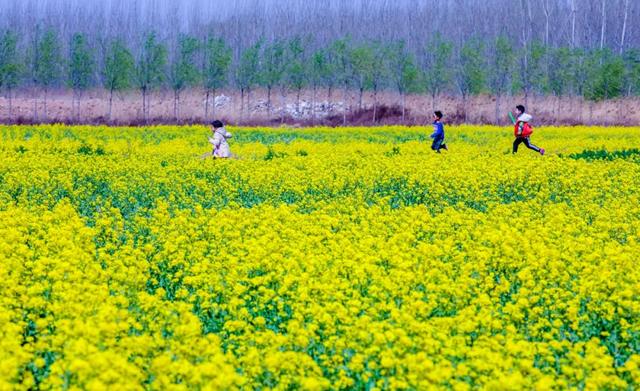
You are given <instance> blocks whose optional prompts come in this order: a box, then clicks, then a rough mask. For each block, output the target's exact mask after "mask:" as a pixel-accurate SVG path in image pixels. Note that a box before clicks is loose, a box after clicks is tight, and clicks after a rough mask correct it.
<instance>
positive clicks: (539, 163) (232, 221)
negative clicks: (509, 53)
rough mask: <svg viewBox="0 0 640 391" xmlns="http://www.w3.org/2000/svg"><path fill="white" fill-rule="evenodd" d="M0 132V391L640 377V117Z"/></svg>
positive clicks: (634, 383) (635, 381)
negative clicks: (216, 144) (602, 124)
mask: <svg viewBox="0 0 640 391" xmlns="http://www.w3.org/2000/svg"><path fill="white" fill-rule="evenodd" d="M230 130H231V131H232V133H234V138H233V139H232V140H231V149H232V151H233V152H234V153H235V154H236V155H238V159H228V160H213V159H208V160H202V159H200V156H201V155H202V154H203V153H205V152H207V148H208V144H207V140H206V136H207V134H208V132H209V131H208V129H206V128H204V127H150V128H109V127H82V126H78V127H67V126H62V125H52V126H37V127H31V126H15V127H11V126H3V127H1V128H0V138H1V141H2V142H1V143H0V149H1V151H0V152H1V153H2V159H0V260H1V261H0V280H1V281H2V284H0V389H2V390H4V389H24V390H26V389H73V390H78V389H113V390H129V389H131V390H141V389H149V390H165V389H168V390H172V389H176V390H177V389H200V390H227V389H256V388H263V389H264V388H274V389H281V390H289V389H304V390H324V389H360V390H373V389H409V390H423V389H454V390H467V389H477V388H486V389H496V390H507V389H513V390H522V389H536V390H547V389H549V390H551V389H567V388H572V389H585V390H595V389H603V388H606V389H635V388H638V387H640V268H639V267H638V259H637V258H638V256H639V255H640V191H639V190H640V151H639V150H638V149H634V147H636V148H637V147H638V146H639V145H640V128H606V129H603V128H588V127H573V128H543V129H537V130H536V133H535V134H534V137H533V139H534V140H533V141H534V142H536V143H537V144H538V143H539V144H540V145H542V146H544V147H545V148H546V150H547V154H546V155H545V156H540V155H539V154H536V153H533V152H532V151H529V150H526V149H524V148H521V151H520V152H519V153H518V154H517V155H512V154H511V153H510V149H511V142H512V132H511V130H509V129H504V128H497V127H473V126H461V127H451V128H448V129H447V144H448V145H449V148H450V151H448V152H446V151H444V152H443V153H442V154H436V153H434V152H433V151H431V150H430V140H429V138H428V135H429V133H430V130H431V129H427V128H419V127H416V128H401V127H382V128H343V129H323V128H315V129H286V128H281V129H262V128H253V129H234V128H231V129H230Z"/></svg>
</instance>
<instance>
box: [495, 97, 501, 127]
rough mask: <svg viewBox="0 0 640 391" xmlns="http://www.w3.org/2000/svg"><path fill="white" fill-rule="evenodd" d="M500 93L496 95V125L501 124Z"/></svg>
mask: <svg viewBox="0 0 640 391" xmlns="http://www.w3.org/2000/svg"><path fill="white" fill-rule="evenodd" d="M500 98H501V96H500V94H498V95H496V123H495V124H496V125H500Z"/></svg>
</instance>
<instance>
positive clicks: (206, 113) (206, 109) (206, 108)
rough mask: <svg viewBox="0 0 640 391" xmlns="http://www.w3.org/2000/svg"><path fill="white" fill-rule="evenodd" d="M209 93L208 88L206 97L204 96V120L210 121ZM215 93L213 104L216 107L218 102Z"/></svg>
mask: <svg viewBox="0 0 640 391" xmlns="http://www.w3.org/2000/svg"><path fill="white" fill-rule="evenodd" d="M209 94H210V91H209V89H208V88H207V91H206V93H205V97H204V122H209ZM215 99H216V97H215V95H214V97H213V106H214V107H215V105H216V102H215Z"/></svg>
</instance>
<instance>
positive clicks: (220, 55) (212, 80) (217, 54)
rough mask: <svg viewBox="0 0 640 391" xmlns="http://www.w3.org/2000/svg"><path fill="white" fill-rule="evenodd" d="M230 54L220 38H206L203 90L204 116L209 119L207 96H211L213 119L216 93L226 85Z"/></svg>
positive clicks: (229, 49) (229, 50) (228, 48)
mask: <svg viewBox="0 0 640 391" xmlns="http://www.w3.org/2000/svg"><path fill="white" fill-rule="evenodd" d="M231 58H232V52H231V48H230V47H229V46H227V44H226V42H225V41H224V39H223V38H221V37H209V38H207V41H206V44H205V47H204V59H205V61H204V70H203V74H204V88H205V93H206V97H205V103H204V116H205V118H206V119H209V96H213V106H212V107H213V109H212V114H213V116H214V117H215V110H216V102H215V100H216V91H217V90H219V89H221V88H222V87H224V86H225V85H226V84H227V78H228V76H229V68H230V66H231Z"/></svg>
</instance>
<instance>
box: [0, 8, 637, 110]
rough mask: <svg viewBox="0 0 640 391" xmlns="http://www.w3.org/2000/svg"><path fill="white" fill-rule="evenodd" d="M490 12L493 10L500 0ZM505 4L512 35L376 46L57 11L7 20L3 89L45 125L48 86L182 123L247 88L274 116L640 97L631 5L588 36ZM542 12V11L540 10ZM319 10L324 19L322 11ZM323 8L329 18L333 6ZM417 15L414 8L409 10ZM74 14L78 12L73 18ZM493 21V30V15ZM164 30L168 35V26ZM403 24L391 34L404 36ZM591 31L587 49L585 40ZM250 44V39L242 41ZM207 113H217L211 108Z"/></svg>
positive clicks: (386, 39)
mask: <svg viewBox="0 0 640 391" xmlns="http://www.w3.org/2000/svg"><path fill="white" fill-rule="evenodd" d="M27 3H28V4H32V3H29V2H27ZM54 3H55V2H54ZM161 3H162V4H165V3H164V2H161ZM267 3H269V2H268V1H267ZM361 3H363V4H364V3H366V2H363V1H361ZM383 3H384V4H387V6H388V5H389V3H387V2H383ZM400 3H402V4H404V3H407V4H408V3H410V2H400ZM462 3H464V2H462ZM468 3H469V4H471V3H473V4H472V5H470V6H469V7H471V8H469V7H467V8H464V10H465V11H464V13H461V14H460V15H461V16H460V17H461V18H462V17H463V18H467V19H468V18H471V16H473V14H472V11H473V9H477V10H480V9H481V6H480V5H479V3H478V2H476V1H468ZM476 3H477V4H476ZM486 3H487V4H491V5H493V6H495V5H496V4H498V3H500V1H490V0H488V1H487V2H486ZM512 3H514V4H515V3H518V4H516V5H514V6H512V7H511V8H510V9H506V10H505V12H510V13H515V14H517V15H520V16H518V17H517V18H514V21H513V23H514V24H515V25H516V27H513V26H511V28H510V29H504V31H505V32H504V33H500V34H493V35H489V34H488V33H486V32H483V31H482V30H478V31H474V30H468V31H467V30H465V31H462V30H461V28H458V27H457V26H449V27H448V28H447V27H445V26H442V27H441V28H440V30H441V31H431V30H429V31H427V30H424V32H423V34H424V35H419V36H415V34H408V35H407V34H404V35H403V34H397V33H394V32H389V28H390V25H391V24H393V23H394V22H393V21H394V20H395V21H396V23H397V22H398V21H397V20H396V19H393V18H392V20H385V19H384V18H383V16H380V18H381V19H380V20H379V21H378V22H379V25H376V24H375V22H376V20H375V18H373V20H372V21H371V22H372V24H371V25H369V26H368V27H366V28H367V29H372V30H374V31H375V30H376V29H379V30H380V31H387V33H384V34H382V33H381V34H379V35H378V36H377V37H374V36H367V35H366V34H363V33H362V32H361V31H360V30H358V29H343V30H344V34H342V35H340V34H335V21H331V20H328V21H327V26H328V27H327V28H329V26H333V27H332V28H334V29H333V30H331V31H332V34H331V37H332V38H327V35H326V34H321V32H322V31H306V32H305V31H304V29H303V30H300V23H302V22H301V21H300V20H297V21H295V23H293V24H292V26H294V27H295V29H294V28H292V29H293V30H295V31H299V33H297V34H295V35H292V34H291V33H290V31H289V32H288V33H286V34H285V33H282V34H275V33H274V31H273V30H268V29H263V32H262V33H258V32H256V27H255V23H258V25H260V23H263V24H264V23H266V17H265V15H267V14H268V12H267V11H264V10H263V11H262V13H261V14H256V13H255V12H254V13H251V12H249V11H247V10H244V11H242V12H244V13H243V14H242V15H244V16H245V17H246V18H247V21H246V24H247V25H251V26H252V27H251V30H250V31H249V29H247V33H246V34H245V35H242V34H243V31H242V30H241V29H242V27H243V26H242V25H241V24H238V23H231V22H229V23H226V24H225V23H215V24H212V25H209V26H208V27H206V28H205V27H203V29H202V30H201V31H199V32H197V33H196V32H193V31H192V30H193V28H184V26H183V25H182V24H180V26H175V29H174V30H171V32H170V33H167V31H166V30H162V29H160V28H151V27H150V28H147V29H146V30H144V31H135V32H131V31H129V30H127V31H128V33H127V34H116V33H114V31H112V29H106V30H105V31H95V30H93V29H88V28H80V27H79V28H78V29H77V30H76V31H75V32H74V31H70V30H69V25H70V24H64V25H63V26H62V27H59V26H57V25H56V23H52V21H55V20H64V18H63V16H64V15H63V14H56V15H58V16H57V18H58V19H55V18H54V17H51V18H50V19H49V20H45V19H42V20H40V19H35V20H34V23H35V24H33V25H32V26H31V27H30V28H28V29H25V27H24V25H23V24H20V23H14V24H15V25H14V26H11V24H10V23H9V24H7V23H5V25H7V26H8V27H6V28H5V29H4V30H3V31H0V90H2V92H3V93H4V94H5V95H6V96H7V97H8V98H9V101H10V100H11V97H12V96H13V94H14V93H15V91H18V90H27V89H29V90H31V91H39V92H41V93H38V94H36V95H34V97H35V98H34V99H42V100H43V101H44V111H45V112H44V113H41V115H42V116H45V118H46V100H47V95H48V93H49V92H50V91H51V90H52V89H58V88H70V89H72V90H73V91H74V97H75V102H76V105H75V109H74V111H75V113H74V115H79V112H80V105H79V102H80V100H81V99H82V96H83V93H84V92H85V91H87V90H88V89H94V88H104V89H106V90H107V91H109V92H110V97H111V98H110V101H111V99H112V97H113V94H114V93H119V92H123V91H128V90H134V89H135V90H139V91H140V93H141V105H142V106H141V107H142V108H143V110H142V113H143V115H144V117H145V119H146V118H147V116H148V111H149V110H148V108H149V97H150V94H149V93H150V92H151V91H153V90H155V89H159V88H162V89H171V90H173V92H174V97H175V105H174V115H175V117H176V118H179V116H180V110H179V109H180V94H181V92H182V91H184V90H185V89H192V88H202V89H203V91H204V92H203V94H204V96H205V99H206V100H207V102H212V101H213V99H211V97H212V96H215V94H216V91H219V90H221V89H227V88H235V89H238V90H239V91H240V92H241V96H242V106H243V107H244V105H245V100H247V101H248V102H247V103H250V99H251V93H252V91H254V90H255V89H256V88H261V89H264V90H266V91H267V100H268V102H267V107H268V109H270V108H271V107H272V99H273V98H272V95H274V94H283V93H284V92H293V93H297V94H298V96H299V94H300V91H302V90H303V89H309V90H313V91H314V92H315V91H316V90H318V89H322V90H324V91H328V98H329V99H332V94H334V92H335V91H339V92H338V93H344V94H345V95H346V93H347V92H349V93H351V92H354V91H356V92H358V93H359V96H360V99H359V105H360V106H361V105H362V95H363V94H364V93H365V92H370V93H373V95H374V102H375V101H376V99H375V96H376V93H377V92H379V91H382V90H386V91H389V90H393V91H396V92H397V93H398V96H399V97H400V98H399V101H400V102H399V103H400V105H401V106H402V107H404V97H405V95H406V94H408V93H426V94H429V95H431V96H432V98H433V99H432V100H433V102H434V105H436V104H437V100H438V97H439V96H441V95H442V94H449V95H457V96H461V97H462V98H463V99H466V98H467V97H469V96H472V95H478V94H484V93H486V94H491V95H493V96H495V97H497V99H496V118H497V117H498V116H499V115H500V111H501V107H500V105H501V99H500V98H501V97H503V96H505V95H515V94H517V95H524V96H525V97H528V96H532V95H536V96H557V97H563V96H580V97H583V98H585V99H587V100H591V101H599V100H605V99H613V98H618V97H622V96H637V95H640V50H639V49H638V48H635V47H634V46H633V44H630V43H629V42H630V40H631V39H632V38H633V39H635V37H636V34H635V33H634V34H631V32H630V31H631V27H630V26H629V23H630V22H631V21H632V20H635V19H638V17H637V15H636V13H637V11H634V9H633V4H632V5H631V6H630V5H629V1H627V0H618V1H613V2H612V3H611V4H613V5H615V9H614V8H611V7H609V6H607V7H608V8H607V7H605V3H604V2H603V3H602V7H601V8H599V7H598V5H599V4H601V3H600V2H594V1H590V2H589V1H584V2H582V1H580V2H578V3H580V4H582V5H585V4H589V5H590V7H591V8H589V9H590V10H591V11H590V12H595V11H598V12H596V13H594V14H593V15H602V18H601V19H595V20H594V21H592V23H593V25H594V26H595V25H596V24H597V25H598V26H599V27H597V28H596V27H594V26H592V27H590V28H589V29H587V28H586V27H584V26H583V25H585V23H587V22H585V21H584V20H583V19H580V18H578V17H577V16H576V15H582V16H584V15H590V14H587V13H586V11H584V10H582V8H581V11H580V12H581V13H580V14H578V10H577V9H576V5H575V3H576V2H575V1H573V0H568V1H563V2H557V1H549V0H540V2H533V3H532V2H530V1H529V0H521V1H519V2H508V4H512ZM538 3H539V5H541V6H542V8H540V7H535V5H536V4H538ZM269 4H271V3H269ZM434 4H435V3H434ZM456 4H458V3H456ZM559 4H565V7H568V8H567V10H569V11H572V12H571V14H570V15H568V16H567V17H566V18H565V19H566V20H565V19H563V21H565V22H568V23H569V26H570V28H569V29H567V27H566V24H565V27H563V28H562V31H563V32H562V34H560V33H558V32H557V31H555V30H557V29H556V27H554V26H553V25H550V24H551V23H555V20H556V19H553V18H557V17H558V16H557V15H551V13H552V11H554V10H558V9H559V8H558V7H560V5H559ZM458 5H459V4H458ZM458 5H456V6H458ZM405 6H406V4H405ZM532 6H533V7H532ZM438 7H442V6H438ZM451 7H454V6H453V5H452V6H451ZM474 7H475V8H474ZM554 7H555V8H554ZM594 7H595V8H594ZM374 8H375V12H380V14H379V15H384V7H382V8H380V7H377V8H376V7H374ZM247 9H250V8H247ZM315 9H316V12H317V13H320V12H321V11H319V10H318V7H315ZM438 9H442V8H438ZM401 10H405V8H401ZM541 10H542V11H541ZM594 10H595V11H594ZM227 11H228V10H227ZM329 11H331V12H334V13H335V12H339V11H340V9H339V8H338V9H337V11H336V9H333V8H332V9H329ZM329 11H327V12H329ZM405 11H406V10H405ZM423 11H424V10H423V9H422V8H419V9H418V11H416V12H423ZM600 11H602V12H600ZM613 11H615V15H618V16H619V17H618V18H615V20H619V22H617V23H618V24H617V25H616V28H614V27H612V26H611V24H610V25H607V24H606V23H607V21H610V20H611V18H612V16H611V15H612V14H613ZM4 12H5V16H11V15H10V12H9V11H6V10H5V11H4ZM13 12H14V13H15V14H16V15H20V12H26V11H25V9H18V10H15V9H13ZM34 12H35V11H34ZM61 12H62V11H61ZM229 12H230V11H229ZM292 12H293V11H292ZM342 12H347V11H344V10H342ZM350 12H352V14H353V15H352V17H353V20H359V19H358V18H359V17H360V18H361V17H362V16H361V15H360V14H358V13H357V12H355V11H353V10H351V11H350ZM362 12H364V11H362V10H361V11H360V13H362ZM371 12H374V11H371ZM389 12H391V11H389ZM399 12H400V11H399ZM403 12H404V11H403ZM535 12H538V13H540V12H542V13H541V14H540V15H542V22H540V19H541V18H540V17H533V16H532V15H533V13H535ZM400 13H401V12H400ZM51 14H55V13H53V12H51ZM60 15H63V16H60ZM78 15H82V14H81V12H80V11H78ZM230 15H231V14H230ZM252 15H253V19H251V17H252ZM256 15H258V16H260V17H258V16H256ZM274 15H275V16H274V21H278V22H281V21H282V20H283V19H282V17H281V16H282V15H280V14H278V13H277V12H275V11H274ZM278 15H280V16H279V17H276V16H278ZM292 15H295V13H293V14H292ZM358 15H360V16H358ZM374 15H378V14H375V13H374ZM403 15H404V14H403ZM443 15H444V14H443ZM237 17H238V15H236V16H228V20H231V21H236V22H237ZM444 17H445V16H443V18H444ZM16 18H18V16H16ZM261 18H262V19H261ZM633 18H635V19H633ZM310 20H311V19H310ZM341 20H342V19H341ZM452 20H453V19H452ZM465 20H466V19H465ZM469 20H471V19H469ZM500 20H501V21H502V23H503V24H504V25H505V26H507V25H510V21H509V19H508V18H506V17H505V18H504V20H503V19H500ZM534 20H535V21H536V23H538V26H539V28H537V29H535V30H534V27H532V26H533V25H529V24H528V23H529V22H531V23H533V21H534ZM98 21H100V19H98ZM313 21H314V23H316V22H317V20H315V19H313ZM581 21H582V22H581ZM598 21H599V22H598ZM76 22H77V23H75V25H78V26H80V25H81V24H82V23H85V25H88V24H89V22H90V21H89V20H85V21H84V22H81V21H80V22H78V21H76ZM425 22H427V21H425ZM477 22H478V23H479V22H480V21H477ZM580 22H581V23H580ZM623 22H624V23H623ZM102 23H104V20H103V21H102ZM407 23H413V24H415V23H416V21H415V20H414V21H411V20H408V21H407ZM492 23H493V24H496V23H498V22H496V19H495V18H494V19H492ZM576 24H578V27H576ZM71 25H74V24H73V23H71ZM85 25H82V26H84V27H86V26H85ZM146 25H150V23H146ZM162 26H165V27H167V26H166V23H165V24H164V25H160V27H162ZM580 26H582V27H580ZM607 26H609V27H608V28H607ZM191 27H193V26H191ZM222 27H224V29H223V28H222ZM231 27H233V28H236V29H240V31H235V32H234V33H233V34H231V33H229V32H228V31H226V30H228V29H229V28H231ZM405 27H406V26H402V27H401V26H398V28H399V29H401V28H405ZM467 27H468V26H467ZM362 28H364V27H362ZM558 29H560V28H558ZM221 30H225V31H221ZM576 30H577V31H578V32H582V33H584V34H583V36H582V37H580V36H579V37H576V34H577V33H576ZM614 30H615V31H614ZM587 31H588V32H589V34H590V35H588V37H590V38H589V40H587V39H585V38H584V37H587V35H586V32H587ZM325 33H326V32H325ZM246 36H252V37H254V38H253V39H252V40H251V41H247V40H246ZM314 97H315V93H314ZM314 99H315V98H314ZM9 105H11V103H10V104H9ZM109 107H111V105H109ZM205 107H206V110H207V111H208V112H207V113H206V115H205V116H207V117H209V116H210V115H214V113H211V112H209V107H210V105H209V104H206V105H205ZM9 110H11V107H9ZM37 110H38V105H36V104H34V118H38V112H37ZM213 110H215V106H214V105H211V111H213ZM110 111H111V109H109V113H108V116H109V118H110V117H111V112H110Z"/></svg>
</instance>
